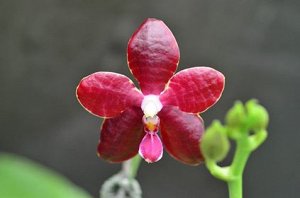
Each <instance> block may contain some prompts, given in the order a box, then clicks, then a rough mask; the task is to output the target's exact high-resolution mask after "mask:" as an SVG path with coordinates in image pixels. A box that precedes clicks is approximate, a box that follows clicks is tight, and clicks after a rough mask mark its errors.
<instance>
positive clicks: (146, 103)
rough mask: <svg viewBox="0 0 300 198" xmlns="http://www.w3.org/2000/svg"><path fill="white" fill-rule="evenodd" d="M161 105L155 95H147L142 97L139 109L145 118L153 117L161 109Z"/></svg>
mask: <svg viewBox="0 0 300 198" xmlns="http://www.w3.org/2000/svg"><path fill="white" fill-rule="evenodd" d="M162 107H163V105H162V103H161V102H160V100H159V96H157V95H147V96H145V97H144V99H143V101H142V104H141V108H142V110H143V112H144V115H145V116H146V117H154V116H155V115H156V114H157V113H158V112H159V111H160V110H161V109H162Z"/></svg>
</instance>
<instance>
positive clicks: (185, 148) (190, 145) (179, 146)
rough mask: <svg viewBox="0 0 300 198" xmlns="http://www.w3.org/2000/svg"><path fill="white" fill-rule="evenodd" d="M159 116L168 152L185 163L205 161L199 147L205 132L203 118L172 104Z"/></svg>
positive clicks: (192, 163) (191, 163)
mask: <svg viewBox="0 0 300 198" xmlns="http://www.w3.org/2000/svg"><path fill="white" fill-rule="evenodd" d="M158 116H159V117H160V121H161V122H160V123H161V124H160V129H161V137H162V141H163V144H164V145H165V148H166V150H167V151H168V153H169V154H170V155H171V156H172V157H174V158H175V159H177V160H179V161H181V162H183V163H185V164H189V165H198V164H200V163H201V162H202V161H203V156H202V154H201V152H200V148H199V142H200V139H201V137H202V134H203V132H204V124H203V120H202V118H201V117H199V116H198V115H195V114H190V113H185V112H183V111H180V110H179V109H178V108H177V107H172V106H168V107H164V108H163V109H162V111H161V112H159V114H158Z"/></svg>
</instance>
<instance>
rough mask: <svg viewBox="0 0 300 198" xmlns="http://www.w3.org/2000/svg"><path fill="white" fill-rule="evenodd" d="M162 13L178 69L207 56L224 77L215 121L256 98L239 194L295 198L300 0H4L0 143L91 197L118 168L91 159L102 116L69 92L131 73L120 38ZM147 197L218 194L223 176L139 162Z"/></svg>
mask: <svg viewBox="0 0 300 198" xmlns="http://www.w3.org/2000/svg"><path fill="white" fill-rule="evenodd" d="M148 17H155V18H159V19H162V20H164V21H165V23H166V24H167V25H168V26H169V27H170V29H171V30H172V31H173V33H174V35H175V37H176V38H177V41H178V43H179V46H180V50H181V62H180V65H179V70H181V69H184V68H187V67H192V66H197V65H207V66H211V67H214V68H216V69H218V70H220V71H222V72H223V73H224V74H225V76H226V88H225V92H224V94H223V97H222V98H221V100H220V101H219V103H218V104H217V105H215V106H214V108H212V109H210V110H209V111H207V112H205V113H204V114H203V115H202V116H203V118H204V119H205V121H206V124H207V125H208V124H209V123H211V121H212V120H213V119H223V117H224V115H225V112H226V110H227V109H228V108H229V107H231V105H232V104H233V102H234V101H235V100H238V99H240V100H242V101H246V100H248V99H250V98H257V99H258V100H259V101H260V102H261V103H262V104H263V105H264V106H266V107H267V109H268V110H269V113H270V117H271V122H270V126H269V138H268V139H267V141H266V142H265V144H263V146H261V147H260V148H259V149H258V150H257V151H256V152H255V153H254V154H253V155H252V156H251V158H250V160H249V163H248V165H247V167H246V172H245V181H244V185H245V197H249V198H250V197H257V198H259V197H264V198H271V197H272V198H275V197H276V198H282V197H285V198H290V197H299V193H300V189H299V184H300V174H299V167H300V154H299V151H300V146H299V145H300V144H299V139H300V131H299V128H298V127H297V126H298V125H299V118H300V115H299V110H300V105H299V101H300V92H299V85H300V65H299V63H300V54H299V53H300V25H299V21H300V1H298V0H294V1H293V0H227V1H223V0H185V1H172V0H151V1H139V0H122V1H121V0H27V1H16V0H10V1H7V0H1V1H0V84H1V86H0V150H1V151H6V152H12V153H17V154H20V155H23V156H26V157H28V158H30V159H33V160H35V161H37V162H39V163H41V164H44V165H46V166H48V167H50V168H52V169H54V170H56V171H58V172H60V173H61V174H63V175H65V176H66V177H68V178H70V179H71V180H72V181H73V182H74V183H75V184H77V185H80V186H82V187H83V188H84V189H86V190H88V191H89V192H90V193H91V194H92V195H94V197H97V196H98V190H99V188H100V186H101V184H102V183H103V182H104V181H105V179H107V178H108V177H109V176H111V175H112V174H114V173H116V172H117V171H118V170H119V168H120V165H112V164H109V163H106V162H105V161H102V160H100V159H98V158H97V156H96V146H97V142H98V137H99V128H100V124H101V121H102V120H99V119H98V118H96V117H94V116H92V115H90V114H88V113H87V112H86V111H85V110H84V109H83V108H82V107H81V106H80V105H79V104H78V102H77V101H76V97H75V88H76V86H77V84H78V82H79V80H80V79H81V78H82V77H84V76H86V75H88V74H90V73H93V72H96V71H113V72H118V73H122V74H125V75H128V76H130V77H131V78H132V76H131V74H130V73H129V70H128V69H127V64H126V46H127V42H128V39H129V38H130V36H131V34H132V33H133V32H134V30H135V29H136V28H137V27H138V26H139V25H140V24H141V23H142V22H143V20H144V19H145V18H148ZM138 180H139V181H140V184H141V185H142V189H143V192H144V197H145V198H150V197H159V198H161V197H162V198H164V197H176V198H177V197H180V198H182V197H183V198H185V197H187V198H198V197H210V198H223V197H227V189H226V185H225V184H224V183H223V182H221V181H217V180H216V179H214V178H213V177H212V176H211V175H209V173H208V171H207V170H206V168H205V167H204V166H198V167H190V166H186V165H183V164H180V163H179V162H177V161H175V160H173V159H172V158H170V157H169V156H168V155H167V154H165V155H164V157H163V159H162V160H161V161H159V162H158V163H155V164H151V165H148V164H146V163H143V164H142V167H141V169H140V171H139V174H138Z"/></svg>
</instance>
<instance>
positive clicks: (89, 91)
mask: <svg viewBox="0 0 300 198" xmlns="http://www.w3.org/2000/svg"><path fill="white" fill-rule="evenodd" d="M76 94H77V98H78V101H79V102H80V104H81V105H82V106H83V107H84V108H86V110H87V111H89V112H90V113H92V114H94V115H97V116H100V117H113V116H116V115H118V114H120V113H121V112H122V111H124V110H125V109H126V108H127V107H130V106H140V105H141V102H142V99H143V95H142V94H141V92H140V91H139V90H138V89H136V87H135V86H134V84H133V82H132V81H131V80H130V79H129V78H127V77H126V76H124V75H121V74H117V73H112V72H96V73H93V74H91V75H89V76H87V77H85V78H83V79H82V80H81V81H80V83H79V85H78V87H77V90H76Z"/></svg>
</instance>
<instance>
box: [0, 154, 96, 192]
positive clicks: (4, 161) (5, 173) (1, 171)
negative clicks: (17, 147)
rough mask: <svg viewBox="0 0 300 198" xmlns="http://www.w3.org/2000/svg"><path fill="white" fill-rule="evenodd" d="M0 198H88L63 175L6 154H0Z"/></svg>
mask: <svg viewBox="0 0 300 198" xmlns="http://www.w3.org/2000/svg"><path fill="white" fill-rule="evenodd" d="M0 197H3V198H91V196H90V195H88V194H87V193H86V192H84V191H83V190H82V189H80V188H79V187H77V186H75V185H74V184H72V183H71V182H70V181H69V180H67V179H66V178H64V177H63V176H60V175H58V174H57V173H55V172H53V171H51V170H49V169H47V168H45V167H43V166H41V165H39V164H36V163H34V162H32V161H30V160H28V159H25V158H23V157H19V156H16V155H12V154H7V153H0Z"/></svg>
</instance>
